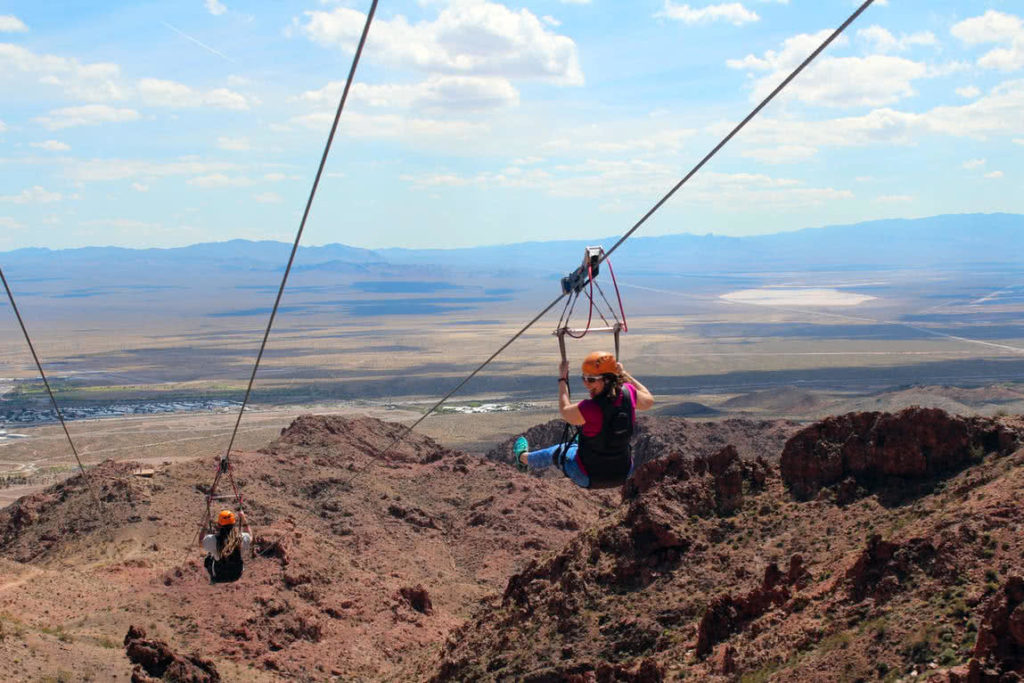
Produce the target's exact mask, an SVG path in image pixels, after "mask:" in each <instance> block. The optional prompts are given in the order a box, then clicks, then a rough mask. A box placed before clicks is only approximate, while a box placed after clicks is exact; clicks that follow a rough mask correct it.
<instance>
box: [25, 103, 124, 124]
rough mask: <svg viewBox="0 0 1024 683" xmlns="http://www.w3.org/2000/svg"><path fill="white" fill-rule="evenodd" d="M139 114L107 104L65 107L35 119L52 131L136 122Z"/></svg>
mask: <svg viewBox="0 0 1024 683" xmlns="http://www.w3.org/2000/svg"><path fill="white" fill-rule="evenodd" d="M138 119H139V112H137V111H135V110H134V109H117V108H114V107H110V106H107V105H105V104H86V105H82V106H81V107H65V108H63V109H54V110H52V111H50V113H49V115H47V116H39V117H36V118H35V119H33V121H37V122H38V123H40V124H41V125H43V126H44V127H46V128H49V129H50V130H60V129H61V128H73V127H75V126H95V125H99V124H101V123H121V122H125V121H136V120H138Z"/></svg>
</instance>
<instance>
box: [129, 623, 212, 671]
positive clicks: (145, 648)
mask: <svg viewBox="0 0 1024 683" xmlns="http://www.w3.org/2000/svg"><path fill="white" fill-rule="evenodd" d="M124 649H125V654H126V655H127V656H128V659H129V660H130V661H131V662H132V664H134V667H133V668H132V683H155V682H156V681H176V682H180V683H216V682H217V681H219V680H220V674H218V673H217V669H216V668H215V667H214V666H213V662H211V661H209V660H207V659H203V658H201V657H199V656H198V655H195V654H192V655H187V656H182V655H179V654H177V653H176V652H174V651H173V650H171V648H170V647H168V645H167V643H165V642H163V641H161V640H149V639H147V638H146V632H145V631H143V630H142V629H141V628H138V627H136V626H132V627H130V628H129V629H128V633H127V634H126V635H125V637H124Z"/></svg>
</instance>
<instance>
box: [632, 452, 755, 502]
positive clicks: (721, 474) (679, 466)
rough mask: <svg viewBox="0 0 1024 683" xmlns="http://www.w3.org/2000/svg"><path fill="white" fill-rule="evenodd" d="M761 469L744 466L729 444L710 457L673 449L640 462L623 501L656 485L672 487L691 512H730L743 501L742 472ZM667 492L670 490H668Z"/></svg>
mask: <svg viewBox="0 0 1024 683" xmlns="http://www.w3.org/2000/svg"><path fill="white" fill-rule="evenodd" d="M757 470H758V468H756V467H755V468H750V469H749V470H748V469H746V468H744V467H743V463H742V462H741V461H740V457H739V454H738V453H737V452H736V449H735V448H733V447H732V446H726V447H725V448H723V449H721V450H719V451H718V452H717V453H714V454H713V455H711V456H709V457H700V456H698V457H685V456H684V455H682V454H681V453H679V452H673V453H672V454H671V455H669V456H668V457H665V458H657V459H655V460H652V461H650V462H648V463H645V464H643V465H641V466H640V467H639V468H637V470H636V471H635V472H634V473H633V476H632V477H631V478H630V479H629V480H628V481H627V482H626V484H625V485H624V486H623V488H622V497H623V500H633V499H635V498H637V497H638V496H640V495H641V494H643V493H644V492H646V491H649V490H651V489H652V488H655V487H660V488H661V489H662V490H665V489H670V490H671V494H670V495H672V496H673V497H674V498H676V499H677V500H685V501H686V505H687V510H688V513H689V514H691V515H700V516H707V515H710V514H714V513H716V512H717V513H718V514H722V515H728V514H731V513H732V512H734V511H735V510H737V509H738V508H739V507H740V506H741V505H742V504H743V475H744V473H746V472H751V473H754V472H756V471H757ZM666 493H668V491H666Z"/></svg>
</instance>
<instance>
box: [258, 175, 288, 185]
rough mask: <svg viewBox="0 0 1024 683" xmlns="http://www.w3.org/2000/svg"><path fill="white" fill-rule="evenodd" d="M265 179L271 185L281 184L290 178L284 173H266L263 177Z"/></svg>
mask: <svg viewBox="0 0 1024 683" xmlns="http://www.w3.org/2000/svg"><path fill="white" fill-rule="evenodd" d="M263 179H264V180H266V181H267V182H270V183H279V182H281V181H282V180H287V179H288V176H286V175H285V174H284V173H266V174H264V175H263Z"/></svg>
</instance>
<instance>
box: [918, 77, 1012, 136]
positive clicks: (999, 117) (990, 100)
mask: <svg viewBox="0 0 1024 683" xmlns="http://www.w3.org/2000/svg"><path fill="white" fill-rule="evenodd" d="M921 116H922V121H923V124H924V126H925V127H927V128H928V129H929V130H930V131H932V132H938V133H945V134H947V135H954V136H957V137H974V138H979V139H981V138H984V137H985V136H987V135H990V134H995V133H1004V132H1017V131H1020V130H1021V129H1022V128H1024V80H1017V81H1005V82H1004V83H1001V84H1000V85H998V86H996V87H995V88H993V89H992V91H991V92H989V94H987V95H985V96H984V97H981V98H979V99H977V100H975V101H973V102H969V103H967V104H964V105H961V106H958V107H953V106H946V107H936V108H935V109H932V110H931V111H929V112H926V113H925V114H922V115H921Z"/></svg>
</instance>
